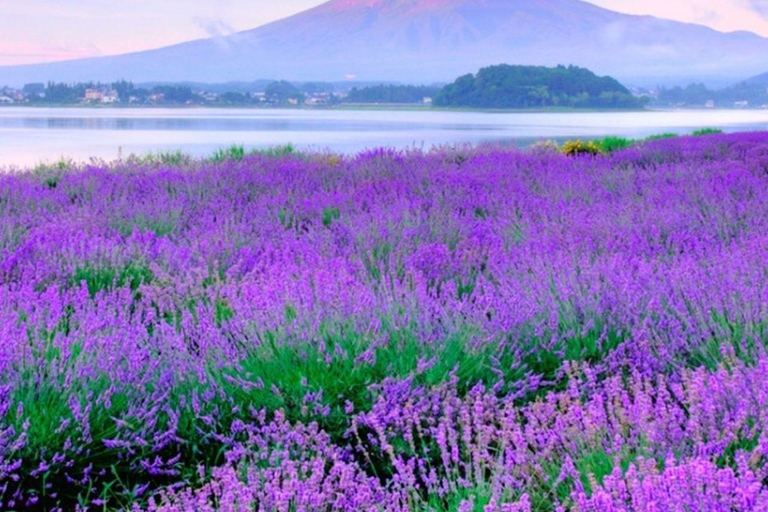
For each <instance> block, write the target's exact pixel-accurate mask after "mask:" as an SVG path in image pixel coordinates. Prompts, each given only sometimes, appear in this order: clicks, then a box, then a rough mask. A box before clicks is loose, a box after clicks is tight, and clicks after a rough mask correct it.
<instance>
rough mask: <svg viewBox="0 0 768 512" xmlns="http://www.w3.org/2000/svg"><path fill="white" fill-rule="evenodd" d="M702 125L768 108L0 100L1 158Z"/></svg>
mask: <svg viewBox="0 0 768 512" xmlns="http://www.w3.org/2000/svg"><path fill="white" fill-rule="evenodd" d="M702 127H718V128H722V129H724V130H726V131H739V130H768V111H722V110H709V111H675V112H599V113H598V112H585V113H484V112H431V111H374V110H371V111H362V110H361V111H336V110H332V111H331V110H328V111H324V110H245V109H187V110H183V109H179V110H173V109H109V110H99V109H38V108H19V107H11V108H7V107H6V108H0V166H24V165H31V164H35V163H37V162H40V161H46V160H53V159H57V158H59V157H61V156H67V157H71V158H74V159H78V160H86V159H88V158H90V157H97V158H105V159H113V158H116V157H117V156H118V154H123V155H126V154H130V153H146V152H149V151H159V150H171V149H180V150H182V151H185V152H187V153H190V154H193V155H197V156H203V155H208V154H210V153H212V152H213V151H214V150H215V149H217V148H220V147H222V146H227V145H230V144H243V145H245V146H248V147H265V146H272V145H276V144H284V143H288V142H291V143H293V144H294V145H296V146H298V147H299V148H305V149H315V150H324V149H329V150H332V151H339V152H346V153H351V152H356V151H360V150H362V149H365V148H371V147H377V146H388V147H396V148H405V147H413V146H416V147H425V148H429V147H431V146H434V145H443V144H456V143H474V144H477V143H482V142H496V143H506V144H517V145H527V144H530V143H532V142H534V141H537V140H541V139H547V138H565V137H598V136H604V135H619V136H627V137H644V136H647V135H651V134H654V133H659V132H668V131H676V132H679V133H687V132H690V131H692V130H694V129H697V128H702Z"/></svg>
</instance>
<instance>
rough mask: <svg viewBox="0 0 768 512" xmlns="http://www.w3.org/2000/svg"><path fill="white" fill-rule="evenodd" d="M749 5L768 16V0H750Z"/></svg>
mask: <svg viewBox="0 0 768 512" xmlns="http://www.w3.org/2000/svg"><path fill="white" fill-rule="evenodd" d="M749 5H750V7H751V8H752V10H754V11H755V12H757V13H760V14H761V15H762V16H765V17H766V18H768V0H749Z"/></svg>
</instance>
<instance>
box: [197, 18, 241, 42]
mask: <svg viewBox="0 0 768 512" xmlns="http://www.w3.org/2000/svg"><path fill="white" fill-rule="evenodd" d="M193 19H194V22H195V25H197V26H198V27H200V28H201V29H203V31H204V32H205V33H206V35H207V36H208V37H212V38H221V37H226V36H229V35H232V34H234V33H235V32H237V30H235V29H234V28H232V25H230V24H228V23H226V22H224V21H223V20H222V19H221V18H215V19H214V18H201V17H195V18H193Z"/></svg>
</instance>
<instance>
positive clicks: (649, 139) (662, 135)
mask: <svg viewBox="0 0 768 512" xmlns="http://www.w3.org/2000/svg"><path fill="white" fill-rule="evenodd" d="M679 136H680V135H679V134H677V133H672V132H667V133H658V134H656V135H649V136H648V137H646V138H644V139H643V141H644V142H653V141H655V140H664V139H674V138H675V137H679Z"/></svg>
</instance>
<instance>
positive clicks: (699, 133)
mask: <svg viewBox="0 0 768 512" xmlns="http://www.w3.org/2000/svg"><path fill="white" fill-rule="evenodd" d="M721 133H723V130H721V129H719V128H702V129H700V130H696V131H694V132H693V133H692V134H691V135H693V136H694V137H702V136H704V135H718V134H721Z"/></svg>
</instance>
